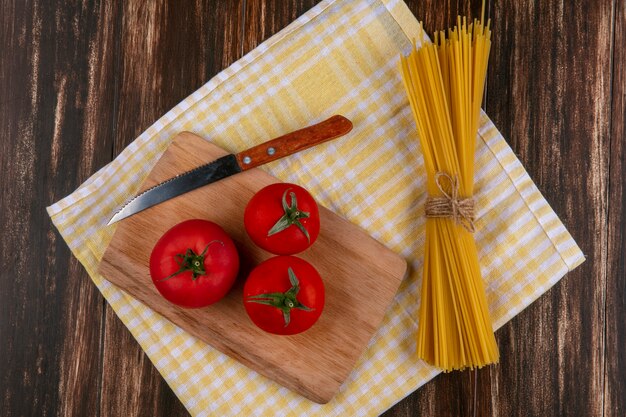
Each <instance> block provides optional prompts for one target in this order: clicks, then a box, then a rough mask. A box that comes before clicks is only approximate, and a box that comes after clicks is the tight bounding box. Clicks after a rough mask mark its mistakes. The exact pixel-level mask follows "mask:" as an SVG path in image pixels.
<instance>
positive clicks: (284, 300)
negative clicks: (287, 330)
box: [246, 268, 314, 327]
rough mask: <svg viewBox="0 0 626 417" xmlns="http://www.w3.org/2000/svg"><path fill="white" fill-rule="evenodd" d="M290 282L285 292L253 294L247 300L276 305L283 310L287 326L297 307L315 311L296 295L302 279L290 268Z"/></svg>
mask: <svg viewBox="0 0 626 417" xmlns="http://www.w3.org/2000/svg"><path fill="white" fill-rule="evenodd" d="M287 272H288V273H289V282H291V288H289V289H288V290H287V291H285V292H284V293H283V292H272V293H266V294H258V295H251V296H249V297H248V299H247V300H246V302H248V303H258V304H264V305H268V306H272V307H276V308H278V309H280V310H281V311H282V312H283V318H284V320H285V327H287V326H288V325H289V322H290V321H291V310H292V309H294V308H296V309H298V310H304V311H313V310H314V309H313V308H309V307H307V306H305V305H304V304H302V303H301V302H300V301H298V299H297V298H296V296H297V295H298V292H300V281H298V277H296V274H295V273H294V272H293V269H291V268H288V269H287Z"/></svg>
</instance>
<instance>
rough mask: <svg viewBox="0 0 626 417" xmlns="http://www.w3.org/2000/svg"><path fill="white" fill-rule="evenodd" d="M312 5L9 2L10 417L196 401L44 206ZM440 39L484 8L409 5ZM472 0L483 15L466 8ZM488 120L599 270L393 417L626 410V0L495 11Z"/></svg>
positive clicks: (0, 215)
mask: <svg viewBox="0 0 626 417" xmlns="http://www.w3.org/2000/svg"><path fill="white" fill-rule="evenodd" d="M315 3H316V0H289V1H287V0H272V1H270V0H233V1H219V0H213V1H211V0H197V1H193V2H192V1H175V0H171V1H169V2H168V1H148V2H146V1H140V0H134V1H122V0H118V1H79V0H74V1H61V0H34V1H32V0H0V104H1V107H0V190H1V191H0V340H1V341H0V358H1V359H0V415H2V416H43V415H45V416H51V415H75V416H135V415H140V416H168V417H169V416H179V415H186V414H187V412H186V411H185V409H184V407H183V406H182V405H181V403H180V402H179V401H178V399H177V398H176V396H175V395H174V394H173V393H172V391H171V390H170V388H169V387H168V386H167V385H166V383H165V382H164V380H163V379H162V378H161V376H160V375H159V374H158V372H157V371H156V370H155V368H154V367H153V365H152V364H151V363H150V361H149V360H148V359H147V357H146V356H145V354H144V353H143V352H142V350H141V349H140V348H139V345H138V344H137V343H136V342H135V341H134V339H133V338H132V337H131V335H130V333H129V332H128V331H127V330H126V328H125V327H124V326H123V325H122V324H121V322H120V321H119V320H118V319H117V318H116V316H115V314H114V313H113V312H112V310H111V309H110V308H109V307H108V306H107V304H106V303H105V302H104V299H103V298H102V296H101V295H100V294H99V293H98V291H97V289H96V287H95V286H94V285H93V284H92V283H91V281H90V280H89V277H88V276H87V274H86V273H85V271H84V270H83V269H82V267H81V266H80V264H79V263H78V262H77V261H76V260H75V259H74V258H73V257H72V256H71V254H70V252H69V249H68V248H67V246H66V245H65V243H64V242H63V240H62V239H61V238H60V236H59V235H58V233H57V232H56V231H55V230H54V229H53V227H52V225H51V223H50V220H49V218H48V216H47V215H46V212H45V207H46V206H47V205H49V204H51V203H52V202H55V201H56V200H58V199H59V198H61V197H64V196H65V195H67V194H69V193H70V192H72V191H73V190H74V189H75V188H76V187H78V185H80V184H81V183H82V182H83V181H85V180H86V179H87V178H88V177H89V176H90V175H91V174H92V173H94V172H95V171H96V170H97V169H98V168H100V167H102V166H103V165H105V164H106V163H108V162H109V161H110V160H111V159H112V158H113V157H114V156H115V155H117V154H118V153H119V152H120V151H121V150H122V149H123V148H124V147H125V146H127V145H128V144H129V143H130V142H131V141H132V140H133V138H135V137H136V136H137V135H139V134H140V133H141V132H142V131H143V130H144V129H146V128H147V127H148V126H149V125H150V124H152V122H153V121H155V120H156V119H157V118H159V117H160V116H161V115H162V114H163V113H165V112H166V111H167V110H169V109H170V108H171V107H172V106H174V105H175V104H177V103H178V102H179V101H180V100H181V99H183V98H184V97H186V96H187V95H188V94H190V93H191V92H193V91H194V90H195V89H197V88H198V87H200V86H201V85H202V84H203V83H204V82H206V81H207V80H209V79H210V78H211V77H212V76H213V75H215V74H216V73H217V72H219V71H220V70H221V69H223V68H225V67H226V66H228V65H230V64H231V63H232V62H234V61H235V60H236V59H238V58H239V57H241V56H242V55H243V54H245V53H246V52H248V51H250V50H251V49H253V48H254V47H255V46H257V45H258V44H259V43H260V42H262V41H263V40H264V39H266V38H268V37H269V36H271V35H272V34H274V33H275V32H277V31H279V30H280V29H282V28H283V27H285V26H286V25H287V24H289V23H290V22H291V21H293V20H294V19H295V18H296V17H298V16H299V15H301V14H302V13H304V12H305V11H306V10H308V9H309V8H311V7H312V6H314V5H315ZM408 3H409V5H410V8H411V10H412V11H413V12H414V13H415V15H416V16H417V17H418V18H419V19H422V20H424V22H425V25H426V28H427V29H428V30H429V31H432V30H434V29H437V28H443V27H446V26H448V25H449V24H450V23H452V21H453V19H454V18H455V16H456V15H457V13H462V14H465V13H467V12H470V11H471V12H473V13H474V14H475V15H476V13H478V12H479V9H480V4H479V3H480V1H479V0H474V1H473V2H470V1H469V0H456V1H454V0H445V1H443V0H411V1H408ZM470 3H471V4H470ZM488 14H489V15H490V16H491V17H493V25H494V26H493V27H494V45H493V51H492V56H491V59H492V60H491V64H490V68H489V75H488V82H487V95H486V101H485V106H486V109H487V112H488V113H489V115H490V116H491V117H492V118H493V120H494V121H495V123H496V125H497V126H498V127H499V128H500V129H501V130H502V132H503V133H504V136H505V137H506V138H508V140H509V143H510V144H511V146H512V147H513V149H514V150H515V152H516V153H517V155H518V156H519V157H520V159H521V160H522V162H523V164H524V166H526V168H527V169H528V171H529V173H530V175H531V177H532V178H533V179H534V180H535V182H536V183H537V185H538V186H539V188H540V190H541V191H542V192H543V193H544V194H545V195H546V197H547V199H548V201H549V202H550V204H552V206H553V207H554V209H555V210H556V212H557V213H558V214H559V215H560V217H561V219H562V220H563V222H564V223H565V225H566V226H567V227H568V228H569V229H570V231H571V232H572V234H573V236H574V237H575V239H576V240H577V242H578V243H579V244H580V246H581V247H582V249H583V251H584V252H585V254H586V255H587V261H586V262H585V263H584V264H583V265H582V266H581V267H579V268H578V269H576V270H575V271H574V272H573V273H571V274H569V275H568V276H567V277H566V278H565V279H563V280H562V281H561V282H560V283H559V284H557V285H556V286H555V287H554V288H553V289H551V290H550V291H549V292H548V293H547V294H545V295H544V296H543V297H541V298H540V299H539V300H538V301H536V302H535V303H534V304H533V305H531V306H530V307H529V308H528V309H526V310H525V311H524V312H522V313H521V314H520V315H518V316H517V317H516V318H515V319H513V320H512V321H511V322H510V323H509V324H507V325H506V326H504V327H503V328H502V329H501V330H500V331H498V333H497V339H498V342H499V345H500V349H501V356H502V361H501V363H500V365H498V366H494V367H490V368H488V369H484V370H481V371H478V372H465V373H452V374H447V375H442V376H439V377H437V378H436V379H435V380H434V381H432V382H430V383H429V384H427V385H426V386H424V387H423V388H422V389H420V390H418V391H417V392H416V393H414V394H412V395H411V396H409V397H408V398H406V399H405V400H403V401H401V402H400V403H399V404H397V405H396V406H395V407H393V408H392V409H391V410H389V411H388V412H387V413H386V414H385V416H388V417H392V416H413V415H437V416H459V415H462V416H470V415H471V416H488V415H494V416H507V417H508V416H524V417H525V416H530V415H541V416H544V415H552V416H563V415H568V416H592V415H593V416H601V415H605V416H622V415H624V413H626V353H625V352H626V347H625V345H626V270H625V265H624V257H625V256H624V255H625V254H626V242H625V236H626V234H625V222H624V219H625V217H626V215H625V214H624V211H623V210H624V205H625V203H626V193H625V190H624V188H625V186H626V181H625V177H626V165H625V164H624V159H625V156H626V147H625V146H624V133H625V127H626V119H625V117H624V116H625V114H626V67H625V65H626V53H625V52H624V51H625V48H624V46H626V1H624V0H580V1H563V0H559V1H557V0H506V1H500V0H490V1H489V2H488Z"/></svg>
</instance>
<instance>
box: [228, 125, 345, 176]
mask: <svg viewBox="0 0 626 417" xmlns="http://www.w3.org/2000/svg"><path fill="white" fill-rule="evenodd" d="M351 130H352V122H351V121H350V120H348V119H346V118H345V117H343V116H340V115H335V116H332V117H331V118H329V119H327V120H324V121H323V122H320V123H318V124H316V125H312V126H309V127H305V128H304V129H300V130H296V131H295V132H291V133H287V134H286V135H283V136H281V137H279V138H276V139H272V140H270V141H268V142H265V143H262V144H260V145H257V146H254V147H252V148H250V149H247V150H245V151H243V152H239V153H238V154H237V155H235V157H236V158H237V162H238V163H239V166H240V167H241V169H242V171H245V170H248V169H250V168H254V167H258V166H259V165H263V164H266V163H268V162H271V161H275V160H276V159H280V158H282V157H284V156H287V155H291V154H293V153H296V152H299V151H301V150H304V149H307V148H310V147H312V146H315V145H318V144H320V143H323V142H326V141H329V140H331V139H335V138H338V137H339V136H343V135H345V134H346V133H348V132H349V131H351Z"/></svg>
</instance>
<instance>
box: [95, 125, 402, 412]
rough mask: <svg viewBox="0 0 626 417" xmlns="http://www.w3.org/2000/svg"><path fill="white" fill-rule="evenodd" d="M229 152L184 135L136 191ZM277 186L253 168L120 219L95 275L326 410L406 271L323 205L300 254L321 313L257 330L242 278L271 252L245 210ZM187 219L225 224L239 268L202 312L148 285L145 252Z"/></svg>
mask: <svg viewBox="0 0 626 417" xmlns="http://www.w3.org/2000/svg"><path fill="white" fill-rule="evenodd" d="M343 120H344V121H345V120H346V119H343ZM339 121H340V122H342V120H339ZM226 154H227V152H226V151H224V150H223V149H221V148H219V147H217V146H215V145H212V144H211V143H209V142H207V141H205V140H204V139H202V138H200V137H198V136H196V135H194V134H192V133H181V134H179V135H178V136H177V137H176V138H174V140H173V142H172V144H171V145H170V146H169V148H168V149H167V151H166V152H165V153H164V154H163V156H162V157H161V159H160V160H159V162H158V163H157V164H156V166H155V167H154V169H153V170H152V172H151V173H150V174H149V176H148V179H147V180H146V182H145V183H144V184H143V186H142V189H148V188H150V187H152V186H153V185H155V184H158V183H160V182H162V181H165V180H167V179H169V178H172V177H174V176H175V175H178V174H179V173H181V172H186V171H188V170H190V169H193V168H195V167H198V166H200V165H202V164H204V163H206V161H211V160H215V159H217V158H219V157H221V156H224V155H226ZM275 182H278V180H277V179H276V178H274V177H272V176H270V175H268V174H266V173H265V172H264V171H261V170H258V169H251V170H249V171H246V172H242V173H239V174H237V175H233V176H231V177H228V178H225V179H223V180H221V181H218V182H215V183H213V184H211V185H209V186H206V187H201V188H198V189H196V190H194V191H191V192H189V193H186V194H183V195H181V196H178V197H176V198H174V199H171V200H168V201H166V202H163V203H161V204H159V205H158V206H154V207H151V208H149V209H147V210H145V211H142V212H140V213H138V214H135V215H134V216H131V217H128V218H126V219H124V220H123V221H121V222H120V223H118V224H117V229H116V231H115V235H114V236H113V240H112V241H111V243H110V245H109V247H108V248H107V250H106V253H105V255H104V257H103V258H102V262H101V264H100V269H99V271H100V273H101V274H102V275H103V276H105V277H107V279H109V280H110V281H111V282H112V283H114V284H115V285H117V286H118V287H120V288H122V289H123V290H124V291H126V292H127V293H129V294H131V295H133V296H134V297H135V298H137V299H138V300H140V301H142V302H143V303H144V304H146V305H148V306H150V307H151V308H152V309H153V310H155V311H156V312H158V313H159V314H161V315H162V316H164V317H165V318H167V319H168V320H170V321H171V322H173V323H175V324H177V325H178V326H179V327H181V328H182V329H184V330H186V331H187V332H189V333H190V334H192V335H194V336H195V337H197V338H198V339H200V340H203V341H205V342H206V343H208V344H210V345H212V346H214V347H215V348H217V349H218V350H220V351H222V352H224V353H226V354H227V355H229V356H231V357H233V358H235V359H237V360H238V361H240V362H241V363H243V364H245V365H247V366H248V367H250V368H252V369H254V370H255V371H257V372H259V373H261V374H263V375H265V376H267V377H268V378H270V379H272V380H275V381H277V382H278V383H280V384H281V385H283V386H286V387H287V388H289V389H291V390H293V391H296V392H298V393H300V394H301V395H304V396H305V397H307V398H309V399H311V400H312V401H315V402H318V403H327V402H328V401H329V400H330V399H331V398H332V397H333V396H334V395H335V394H336V392H337V391H338V390H339V387H340V385H341V384H342V383H343V381H344V380H345V379H346V378H347V377H348V375H349V374H350V372H351V371H352V368H353V367H354V364H355V363H356V361H357V359H358V358H359V356H360V355H361V353H362V352H363V350H364V349H365V347H366V345H367V343H368V341H369V340H370V338H371V337H372V335H373V334H374V332H375V331H376V329H377V328H378V325H379V324H380V322H381V321H382V318H383V315H384V313H385V311H386V309H387V307H388V306H389V304H390V303H391V301H392V299H393V297H394V295H395V294H396V291H397V290H398V286H399V285H400V282H401V281H402V278H403V277H404V274H405V272H406V267H407V265H406V262H405V261H404V260H403V259H402V258H400V257H399V256H398V255H396V254H395V253H393V252H392V251H390V250H389V249H387V248H386V247H384V246H383V245H381V244H380V243H378V242H376V241H375V240H374V239H372V238H371V237H369V235H368V234H367V233H365V232H364V231H363V230H361V229H359V228H358V227H356V226H354V225H353V224H351V223H350V222H348V221H347V220H345V219H343V218H341V217H339V216H337V215H336V214H334V213H332V212H331V211H329V210H328V209H326V208H324V207H320V223H321V224H322V228H321V230H320V234H319V236H318V238H317V240H316V241H315V244H314V245H312V246H311V247H310V248H309V249H307V250H306V251H304V252H302V253H299V254H298V257H300V258H302V259H304V260H306V261H308V262H309V263H311V264H312V265H314V266H315V268H316V269H317V270H318V271H319V273H320V275H321V276H322V279H323V281H324V286H325V298H326V302H325V305H324V312H323V314H322V316H321V317H320V319H319V321H318V322H317V323H316V324H315V325H314V326H313V327H312V328H311V329H309V330H308V331H306V332H304V333H301V334H298V335H293V336H289V337H276V336H275V335H271V334H269V333H266V332H264V331H263V330H261V329H259V328H257V327H256V326H255V325H254V324H253V323H252V321H250V320H249V319H248V316H247V314H246V312H245V310H244V306H243V302H242V289H243V278H244V277H245V276H246V275H247V274H248V273H249V270H250V268H251V267H253V266H254V265H258V264H259V263H261V262H263V261H264V260H266V259H269V258H271V257H272V256H273V255H272V254H270V253H268V252H266V251H264V250H262V249H261V248H259V247H258V246H256V245H255V244H254V243H253V242H252V241H251V240H250V238H249V236H248V235H247V233H246V231H245V229H244V226H243V211H244V208H245V207H246V203H247V201H249V200H250V198H252V196H253V195H254V194H255V193H256V192H257V191H258V190H260V189H261V188H263V187H265V186H266V185H269V184H273V183H275ZM198 201H202V202H203V204H201V205H198V204H197V202H198ZM194 218H199V219H207V220H210V221H213V222H215V223H217V224H219V225H220V226H222V228H224V230H225V231H226V232H227V233H228V235H229V236H231V237H232V238H233V240H234V241H235V244H236V245H237V248H238V250H239V254H240V256H241V262H242V265H243V267H242V270H241V271H240V274H239V279H238V281H237V285H235V287H234V288H233V290H231V291H230V292H229V293H228V294H227V295H226V296H225V297H224V298H223V299H222V300H220V301H219V302H218V303H216V304H214V305H211V306H209V307H207V308H203V309H185V308H180V307H177V306H175V305H174V304H171V303H170V302H168V301H167V300H165V299H164V298H163V297H162V296H161V295H160V294H159V292H158V291H157V289H156V287H155V286H154V285H153V284H152V281H151V279H150V272H149V271H150V270H149V263H150V252H149V251H146V248H151V247H154V245H155V244H156V242H157V241H158V239H159V238H160V237H161V236H162V235H163V234H164V233H165V232H166V231H167V230H168V229H170V228H171V227H173V226H174V225H176V224H177V223H179V222H181V221H184V220H187V219H194ZM305 352H306V353H305ZM285 358H289V360H288V361H286V360H285Z"/></svg>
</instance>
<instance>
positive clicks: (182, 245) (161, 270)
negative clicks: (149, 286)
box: [150, 219, 239, 308]
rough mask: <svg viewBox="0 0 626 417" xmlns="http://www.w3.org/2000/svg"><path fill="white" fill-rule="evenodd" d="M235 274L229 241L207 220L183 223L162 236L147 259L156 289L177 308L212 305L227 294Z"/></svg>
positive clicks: (236, 263) (236, 257) (234, 251)
mask: <svg viewBox="0 0 626 417" xmlns="http://www.w3.org/2000/svg"><path fill="white" fill-rule="evenodd" d="M238 271H239V255H238V254H237V249H236V248H235V244H234V243H233V241H232V240H231V238H230V237H229V236H228V235H227V234H226V232H225V231H224V230H223V229H222V228H221V227H220V226H218V225H217V224H215V223H213V222H210V221H208V220H199V219H194V220H187V221H184V222H182V223H179V224H177V225H176V226H174V227H172V228H171V229H170V230H168V231H167V232H165V234H164V235H163V236H161V238H160V239H159V241H158V242H157V243H156V245H155V246H154V249H153V250H152V254H151V255H150V275H151V276H152V282H154V285H156V287H157V289H158V290H159V292H160V293H161V295H163V297H165V298H166V299H167V300H169V301H170V302H172V303H174V304H177V305H179V306H181V307H188V308H199V307H206V306H208V305H209V304H213V303H215V302H216V301H218V300H219V299H221V298H222V297H224V296H225V295H226V293H227V292H228V291H229V290H230V288H231V287H232V286H233V284H234V282H235V278H236V277H237V272H238Z"/></svg>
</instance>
